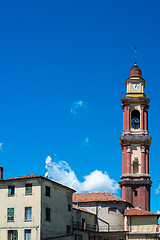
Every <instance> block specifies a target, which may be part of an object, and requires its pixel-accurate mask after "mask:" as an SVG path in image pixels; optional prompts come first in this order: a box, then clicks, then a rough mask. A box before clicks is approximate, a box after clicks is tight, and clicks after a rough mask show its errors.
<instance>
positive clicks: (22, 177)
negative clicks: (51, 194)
mask: <svg viewBox="0 0 160 240" xmlns="http://www.w3.org/2000/svg"><path fill="white" fill-rule="evenodd" d="M33 178H41V179H44V180H46V181H49V182H52V183H54V184H56V185H58V186H61V187H63V188H66V189H68V190H71V191H72V192H75V190H74V189H72V188H69V187H67V186H65V185H62V184H61V183H58V182H56V181H53V180H52V179H49V178H46V177H43V176H41V175H38V174H29V175H25V176H20V177H13V178H6V179H0V183H1V182H3V181H14V180H22V179H33Z"/></svg>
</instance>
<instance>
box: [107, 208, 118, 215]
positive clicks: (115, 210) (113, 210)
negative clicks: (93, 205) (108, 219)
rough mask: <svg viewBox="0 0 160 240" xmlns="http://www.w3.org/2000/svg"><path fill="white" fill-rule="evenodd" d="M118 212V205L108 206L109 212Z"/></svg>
mask: <svg viewBox="0 0 160 240" xmlns="http://www.w3.org/2000/svg"><path fill="white" fill-rule="evenodd" d="M116 212H117V208H116V207H109V208H108V213H111V214H114V213H116Z"/></svg>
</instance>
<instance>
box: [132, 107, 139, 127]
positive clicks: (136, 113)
mask: <svg viewBox="0 0 160 240" xmlns="http://www.w3.org/2000/svg"><path fill="white" fill-rule="evenodd" d="M131 128H133V129H138V128H140V112H139V111H138V110H133V111H132V113H131Z"/></svg>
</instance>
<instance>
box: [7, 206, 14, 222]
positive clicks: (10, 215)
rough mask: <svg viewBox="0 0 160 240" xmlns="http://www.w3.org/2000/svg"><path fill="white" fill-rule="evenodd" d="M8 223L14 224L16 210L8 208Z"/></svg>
mask: <svg viewBox="0 0 160 240" xmlns="http://www.w3.org/2000/svg"><path fill="white" fill-rule="evenodd" d="M7 222H14V208H7Z"/></svg>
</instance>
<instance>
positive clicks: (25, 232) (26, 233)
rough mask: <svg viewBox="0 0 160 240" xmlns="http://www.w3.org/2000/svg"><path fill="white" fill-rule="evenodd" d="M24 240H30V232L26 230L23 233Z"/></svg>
mask: <svg viewBox="0 0 160 240" xmlns="http://www.w3.org/2000/svg"><path fill="white" fill-rule="evenodd" d="M24 240H31V230H30V229H27V230H25V231H24Z"/></svg>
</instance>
